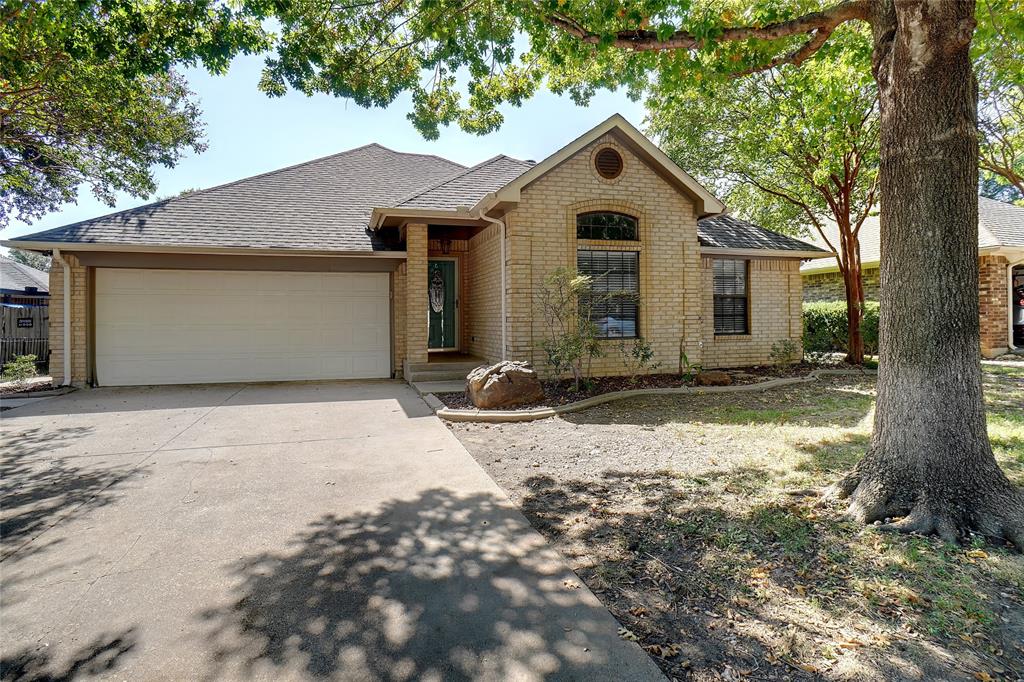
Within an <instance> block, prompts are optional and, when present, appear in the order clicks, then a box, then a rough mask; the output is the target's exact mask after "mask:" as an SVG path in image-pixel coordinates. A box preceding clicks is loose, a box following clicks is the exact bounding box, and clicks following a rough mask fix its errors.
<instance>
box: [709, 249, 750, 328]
mask: <svg viewBox="0 0 1024 682" xmlns="http://www.w3.org/2000/svg"><path fill="white" fill-rule="evenodd" d="M749 263H750V262H749V261H746V260H735V259H724V258H723V259H715V261H714V264H713V272H714V279H715V282H714V291H715V334H749V333H750V320H749V316H750V314H749V306H748V304H747V303H748V301H747V298H748V281H747V280H748V271H749V269H750V268H749Z"/></svg>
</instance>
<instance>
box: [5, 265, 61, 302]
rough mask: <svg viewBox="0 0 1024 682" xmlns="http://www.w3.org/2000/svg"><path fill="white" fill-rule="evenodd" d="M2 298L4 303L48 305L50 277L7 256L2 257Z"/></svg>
mask: <svg viewBox="0 0 1024 682" xmlns="http://www.w3.org/2000/svg"><path fill="white" fill-rule="evenodd" d="M0 297H2V302H3V303H24V304H26V305H46V304H47V303H48V302H49V298H50V276H49V275H48V274H47V273H45V272H43V271H42V270H36V269H35V268H33V267H29V266H28V265H25V264H24V263H19V262H18V261H16V260H12V259H11V258H8V257H7V256H0Z"/></svg>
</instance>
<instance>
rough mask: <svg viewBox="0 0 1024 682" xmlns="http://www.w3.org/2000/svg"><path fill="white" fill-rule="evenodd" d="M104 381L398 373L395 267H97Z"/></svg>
mask: <svg viewBox="0 0 1024 682" xmlns="http://www.w3.org/2000/svg"><path fill="white" fill-rule="evenodd" d="M94 285H95V288H94V291H95V298H94V302H95V308H94V315H93V342H94V346H93V351H94V354H93V358H94V368H95V370H94V371H95V377H96V383H97V384H98V385H100V386H129V385H151V384H191V383H232V382H246V381H301V380H317V379H370V378H388V377H390V376H391V373H392V366H391V356H392V337H391V276H390V273H388V272H343V273H339V272H294V271H270V270H258V271H257V270H176V269H142V268H96V269H95V279H94Z"/></svg>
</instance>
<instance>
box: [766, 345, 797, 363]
mask: <svg viewBox="0 0 1024 682" xmlns="http://www.w3.org/2000/svg"><path fill="white" fill-rule="evenodd" d="M770 357H771V359H772V364H774V365H775V366H776V367H778V368H779V369H783V368H785V367H786V366H788V365H792V364H793V363H794V362H798V361H799V360H800V348H799V347H798V346H797V345H796V342H794V341H793V339H779V340H778V341H776V342H775V343H773V344H772V352H771V355H770Z"/></svg>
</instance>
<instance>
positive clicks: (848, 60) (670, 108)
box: [647, 25, 878, 364]
mask: <svg viewBox="0 0 1024 682" xmlns="http://www.w3.org/2000/svg"><path fill="white" fill-rule="evenodd" d="M870 64H871V36H870V35H869V34H868V33H867V31H866V29H865V28H864V27H862V26H855V25H849V26H844V27H840V28H839V29H837V30H836V32H835V33H834V34H833V36H832V38H831V39H830V40H829V41H828V42H827V43H826V44H825V45H824V46H823V47H822V49H821V50H820V51H819V53H818V54H817V55H816V56H815V59H812V60H808V61H807V62H805V63H804V64H803V65H802V66H800V67H795V66H792V65H788V66H784V67H781V68H777V69H772V70H770V71H762V72H758V73H755V74H753V75H750V76H748V77H746V78H726V79H714V80H707V79H702V80H693V79H690V80H689V81H680V82H677V83H676V84H675V86H674V87H670V88H669V87H666V88H655V89H654V90H653V92H652V93H651V94H650V95H649V96H648V98H647V107H648V110H649V112H650V126H649V128H650V131H651V132H653V133H654V134H655V135H656V136H657V137H658V139H659V142H660V144H661V147H662V148H663V149H664V150H665V151H666V152H667V153H668V155H669V156H671V157H672V159H673V160H675V161H676V162H677V163H679V165H680V166H682V167H683V168H686V169H687V171H688V172H690V173H693V174H695V175H696V176H697V177H698V178H699V179H700V180H701V181H702V182H703V183H705V184H707V185H709V186H714V187H715V189H716V190H717V193H718V196H719V197H721V198H722V199H723V200H724V201H725V203H726V205H728V206H729V207H730V209H731V210H733V211H736V212H738V213H740V214H742V215H743V216H744V217H745V218H748V219H750V220H752V221H754V222H756V223H758V224H760V225H764V226H765V227H768V228H771V229H775V230H779V231H782V232H786V233H789V234H797V235H800V234H802V233H804V232H805V230H806V229H808V228H809V229H810V230H811V231H812V232H817V233H818V234H820V235H821V237H822V238H823V239H824V241H825V242H826V243H827V244H828V246H829V248H831V249H832V250H833V251H835V252H836V254H837V255H836V259H837V262H838V264H839V271H840V273H841V274H842V276H843V280H844V284H845V290H846V302H847V315H848V325H847V328H848V330H849V331H848V339H847V360H848V361H849V362H851V363H855V364H859V363H861V362H863V361H864V342H863V338H862V334H861V329H860V326H861V318H862V311H863V306H864V290H863V286H862V284H861V268H860V242H859V233H860V226H861V225H862V224H863V222H864V220H865V219H866V218H867V217H868V215H869V213H870V212H871V211H872V210H874V209H875V208H876V205H877V203H876V200H877V193H878V192H877V190H878V185H877V181H878V106H877V105H878V95H877V90H876V88H875V83H874V80H873V79H872V78H871V73H870ZM832 226H834V227H835V228H836V229H835V231H833V230H832Z"/></svg>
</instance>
